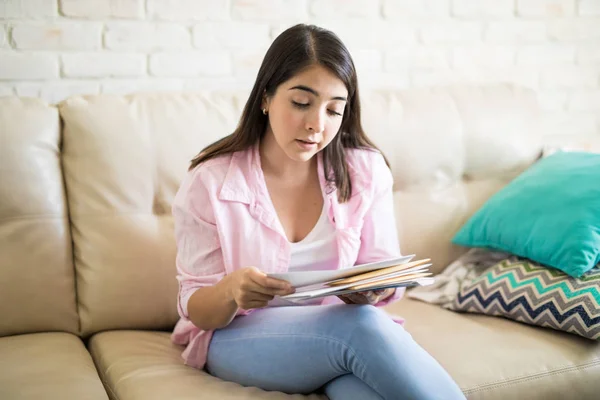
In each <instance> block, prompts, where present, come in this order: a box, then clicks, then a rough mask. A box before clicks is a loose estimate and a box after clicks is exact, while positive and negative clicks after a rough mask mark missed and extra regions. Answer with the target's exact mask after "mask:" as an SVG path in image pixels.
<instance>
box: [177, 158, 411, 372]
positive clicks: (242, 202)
mask: <svg viewBox="0 0 600 400" xmlns="http://www.w3.org/2000/svg"><path fill="white" fill-rule="evenodd" d="M346 159H347V163H348V167H349V172H350V179H351V182H352V197H351V198H350V199H349V200H348V201H347V202H345V203H339V202H338V201H337V192H336V191H335V189H334V190H331V187H330V185H328V184H327V182H326V180H325V177H324V174H323V162H322V155H321V153H318V154H317V161H318V171H319V180H320V182H321V189H322V191H323V194H324V198H325V207H326V208H327V209H326V211H327V215H328V217H329V220H330V221H331V222H332V223H333V224H334V226H335V229H336V236H337V251H338V254H337V260H336V262H335V263H334V265H332V269H339V268H344V267H348V266H353V265H356V264H363V263H368V262H373V261H379V260H383V259H388V258H393V257H398V256H400V255H401V254H400V248H399V244H398V237H397V232H396V225H395V218H394V208H393V202H392V184H393V179H392V174H391V172H390V170H389V168H388V167H387V165H386V164H385V161H384V159H383V157H382V156H381V154H380V153H379V152H376V151H371V150H347V151H346ZM172 211H173V216H174V220H175V239H176V243H177V259H176V264H177V279H178V281H179V296H178V301H177V308H178V311H179V315H180V317H181V318H180V320H179V321H178V323H177V325H176V326H175V328H174V331H173V334H172V340H173V342H175V343H177V344H180V345H185V346H186V348H185V350H184V352H183V354H182V356H183V358H184V360H185V363H186V364H187V365H190V366H193V367H196V368H203V367H204V364H205V362H206V355H207V352H208V345H209V343H210V339H211V337H212V331H203V330H201V329H199V328H197V327H196V326H195V325H194V324H193V323H192V322H191V321H190V320H189V315H188V310H187V302H188V300H189V298H190V297H191V295H192V294H193V293H194V291H196V290H197V289H198V288H201V287H204V286H210V285H214V284H215V283H217V282H218V281H219V280H220V279H221V278H223V277H224V276H225V275H226V274H229V273H231V272H233V271H235V270H237V269H240V268H244V267H247V266H255V267H257V268H260V269H261V270H263V271H264V272H266V273H274V272H285V271H287V269H288V266H289V263H290V253H291V250H290V243H289V242H288V240H287V238H286V235H285V232H284V231H283V228H282V226H281V224H280V223H279V220H278V217H277V213H276V211H275V208H274V207H273V204H272V202H271V198H270V196H269V192H268V190H267V187H266V184H265V179H264V176H263V174H262V169H261V165H260V155H259V153H258V146H253V147H252V148H250V149H248V150H246V151H241V152H237V153H235V154H232V155H227V156H222V157H218V158H215V159H211V160H209V161H207V162H204V163H203V164H201V165H199V166H197V167H196V168H194V169H193V170H192V171H189V172H188V173H187V175H186V176H185V178H184V179H183V182H182V184H181V187H180V188H179V190H178V192H177V194H176V196H175V199H174V201H173V206H172ZM403 293H404V289H400V288H399V289H396V291H395V293H394V294H393V295H392V296H390V297H389V298H387V299H385V300H383V301H381V302H379V303H377V304H376V306H383V305H386V304H389V303H390V302H393V301H396V300H398V299H399V298H401V297H402V295H403ZM334 303H343V302H342V301H341V300H340V299H338V298H337V297H335V296H330V297H326V298H324V299H323V300H322V301H321V302H320V304H334ZM250 312H253V310H242V309H240V310H239V311H238V315H240V314H248V313H250ZM395 320H396V321H397V322H399V323H402V320H401V319H395Z"/></svg>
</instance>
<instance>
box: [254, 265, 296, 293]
mask: <svg viewBox="0 0 600 400" xmlns="http://www.w3.org/2000/svg"><path fill="white" fill-rule="evenodd" d="M250 279H252V280H253V281H254V282H255V283H257V284H258V285H260V286H262V287H265V288H270V289H278V290H289V289H290V288H291V287H292V285H290V283H289V282H287V281H284V280H282V279H276V278H271V277H269V276H267V274H265V273H264V272H262V271H260V270H258V269H257V270H256V271H255V273H253V274H251V275H250Z"/></svg>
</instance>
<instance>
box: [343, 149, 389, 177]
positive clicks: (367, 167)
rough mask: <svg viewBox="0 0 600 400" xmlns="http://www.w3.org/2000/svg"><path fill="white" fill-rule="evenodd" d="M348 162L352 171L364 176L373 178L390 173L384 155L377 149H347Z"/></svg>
mask: <svg viewBox="0 0 600 400" xmlns="http://www.w3.org/2000/svg"><path fill="white" fill-rule="evenodd" d="M346 161H347V163H348V165H349V166H350V169H351V170H353V171H354V172H355V173H358V174H360V175H362V176H368V177H371V176H372V175H374V174H375V175H376V174H378V173H382V172H384V171H386V170H388V171H389V168H388V166H387V164H386V162H385V158H384V157H383V154H382V153H381V152H380V151H379V150H377V149H372V148H360V149H346Z"/></svg>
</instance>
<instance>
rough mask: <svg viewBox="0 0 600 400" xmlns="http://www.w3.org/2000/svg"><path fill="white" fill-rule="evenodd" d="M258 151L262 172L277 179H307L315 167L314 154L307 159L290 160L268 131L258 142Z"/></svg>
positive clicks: (295, 180)
mask: <svg viewBox="0 0 600 400" xmlns="http://www.w3.org/2000/svg"><path fill="white" fill-rule="evenodd" d="M259 153H260V162H261V166H262V170H263V173H264V174H266V175H269V176H272V177H276V178H278V179H285V180H289V181H291V182H299V181H301V180H305V179H307V178H308V177H309V176H311V175H312V174H313V173H314V172H315V171H316V169H317V157H316V156H314V157H312V158H311V159H310V160H308V161H295V160H292V159H291V158H289V157H288V156H287V154H285V152H284V151H283V150H282V149H281V147H279V145H278V144H277V143H276V142H275V139H274V138H273V135H272V134H270V133H269V132H267V133H266V134H265V136H264V138H263V140H261V142H260V146H259Z"/></svg>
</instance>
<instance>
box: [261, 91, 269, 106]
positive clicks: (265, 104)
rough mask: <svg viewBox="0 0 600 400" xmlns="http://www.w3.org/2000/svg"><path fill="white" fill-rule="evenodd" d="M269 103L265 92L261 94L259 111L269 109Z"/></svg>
mask: <svg viewBox="0 0 600 400" xmlns="http://www.w3.org/2000/svg"><path fill="white" fill-rule="evenodd" d="M270 103H271V98H270V97H268V96H267V91H266V90H265V91H264V92H263V96H262V101H261V102H260V109H261V110H264V109H267V110H268V109H269V104H270Z"/></svg>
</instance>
